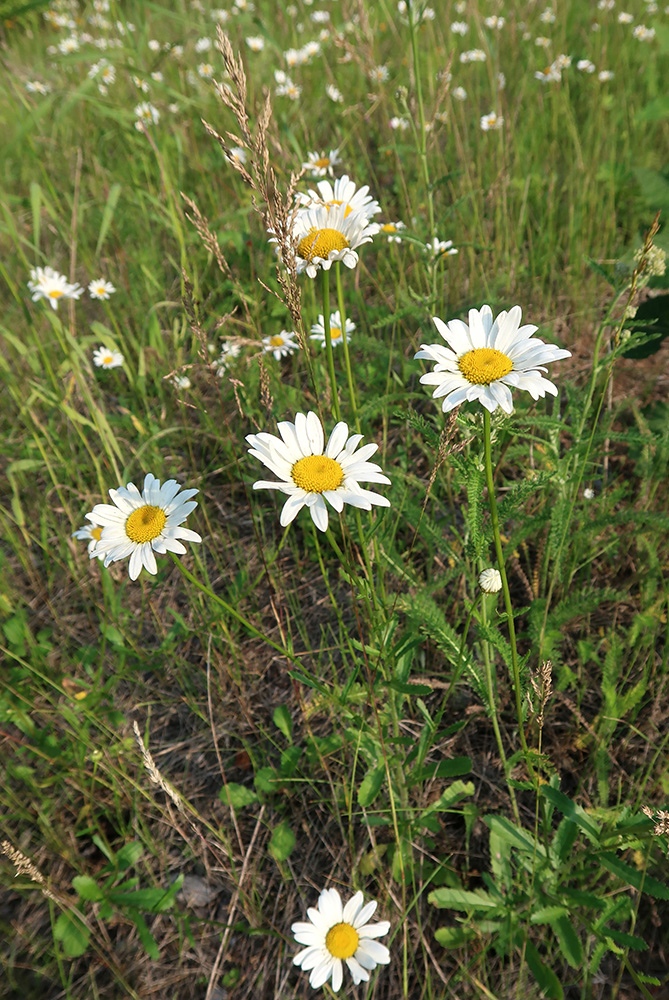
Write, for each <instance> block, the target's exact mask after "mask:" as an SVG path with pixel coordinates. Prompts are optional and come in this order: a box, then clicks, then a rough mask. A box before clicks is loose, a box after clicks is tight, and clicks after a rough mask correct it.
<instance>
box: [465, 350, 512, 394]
mask: <svg viewBox="0 0 669 1000" xmlns="http://www.w3.org/2000/svg"><path fill="white" fill-rule="evenodd" d="M458 368H459V369H460V371H461V372H462V374H463V375H464V377H465V378H466V379H467V381H468V382H473V383H474V384H475V385H490V383H491V382H496V381H497V379H499V378H503V377H504V376H505V375H508V374H509V372H510V371H511V369H512V368H513V362H512V361H510V360H509V358H507V356H506V354H502V352H501V351H496V350H495V348H494V347H477V348H475V350H473V351H467V353H466V354H463V355H462V357H460V358H458Z"/></svg>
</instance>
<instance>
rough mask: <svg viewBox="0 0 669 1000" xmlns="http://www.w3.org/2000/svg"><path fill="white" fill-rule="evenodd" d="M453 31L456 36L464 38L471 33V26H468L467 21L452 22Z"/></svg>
mask: <svg viewBox="0 0 669 1000" xmlns="http://www.w3.org/2000/svg"><path fill="white" fill-rule="evenodd" d="M451 31H452V32H453V34H454V35H461V36H463V35H466V34H467V32H468V31H469V25H468V24H467V22H466V21H452V22H451Z"/></svg>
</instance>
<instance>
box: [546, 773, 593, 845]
mask: <svg viewBox="0 0 669 1000" xmlns="http://www.w3.org/2000/svg"><path fill="white" fill-rule="evenodd" d="M539 794H540V795H543V797H544V798H545V799H548V801H549V802H551V803H552V804H553V805H554V806H555V808H556V809H559V811H560V812H561V813H562V815H563V816H566V817H567V818H568V819H571V820H572V821H573V822H574V823H576V824H577V826H579V827H580V828H581V830H583V831H584V832H585V833H586V834H587V835H588V837H589V838H590V840H593V841H594V842H595V843H599V838H600V831H599V827H598V826H597V824H596V823H595V821H594V820H592V819H591V818H590V817H589V816H588V814H587V813H586V812H585V810H584V809H583V807H582V806H579V805H577V803H576V802H572V800H571V799H570V798H569V797H568V796H567V795H565V794H564V792H561V791H560V790H559V789H558V788H552V787H551V786H550V785H542V786H541V787H540V789H539Z"/></svg>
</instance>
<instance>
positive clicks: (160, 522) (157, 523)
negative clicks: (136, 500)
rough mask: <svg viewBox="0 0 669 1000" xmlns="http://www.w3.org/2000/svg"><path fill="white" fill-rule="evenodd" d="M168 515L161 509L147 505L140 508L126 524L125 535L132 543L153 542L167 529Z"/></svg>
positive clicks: (134, 511)
mask: <svg viewBox="0 0 669 1000" xmlns="http://www.w3.org/2000/svg"><path fill="white" fill-rule="evenodd" d="M166 520H167V515H166V514H165V511H164V510H162V508H161V507H151V506H149V505H148V504H146V505H145V506H144V507H138V508H137V510H133V512H132V514H131V515H130V517H129V518H128V520H127V521H126V522H125V533H126V535H127V536H128V538H129V539H130V541H131V542H137V543H141V542H151V541H153V539H154V538H157V537H158V535H159V534H160V532H161V531H162V530H163V528H164V527H165V521H166Z"/></svg>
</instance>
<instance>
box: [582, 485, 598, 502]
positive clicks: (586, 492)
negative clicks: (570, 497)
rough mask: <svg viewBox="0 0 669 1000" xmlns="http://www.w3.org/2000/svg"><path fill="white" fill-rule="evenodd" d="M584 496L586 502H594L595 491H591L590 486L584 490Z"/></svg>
mask: <svg viewBox="0 0 669 1000" xmlns="http://www.w3.org/2000/svg"><path fill="white" fill-rule="evenodd" d="M583 496H584V497H585V499H586V500H594V499H595V491H594V490H593V489H591V488H590V487H589V486H586V488H585V489H584V490H583Z"/></svg>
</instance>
